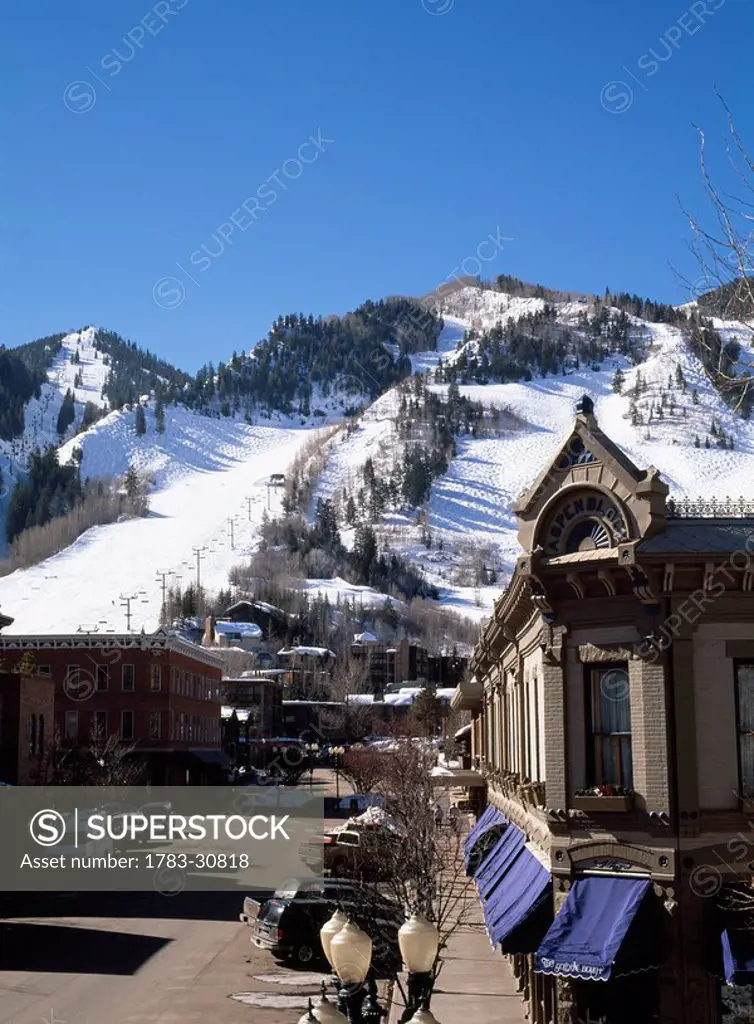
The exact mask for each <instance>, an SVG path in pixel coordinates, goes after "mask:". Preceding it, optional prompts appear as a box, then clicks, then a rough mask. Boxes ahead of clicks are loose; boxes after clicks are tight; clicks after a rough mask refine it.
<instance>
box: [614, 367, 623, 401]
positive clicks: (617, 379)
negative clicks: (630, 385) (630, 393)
mask: <svg viewBox="0 0 754 1024" xmlns="http://www.w3.org/2000/svg"><path fill="white" fill-rule="evenodd" d="M625 382H626V378H625V376H624V375H623V372H622V370H621V368H620V367H618V368H617V369H616V371H615V373H614V374H613V385H612V387H613V391H614V392H615V393H616V394H617V395H619V394H620V393H621V391H622V390H623V385H624V384H625Z"/></svg>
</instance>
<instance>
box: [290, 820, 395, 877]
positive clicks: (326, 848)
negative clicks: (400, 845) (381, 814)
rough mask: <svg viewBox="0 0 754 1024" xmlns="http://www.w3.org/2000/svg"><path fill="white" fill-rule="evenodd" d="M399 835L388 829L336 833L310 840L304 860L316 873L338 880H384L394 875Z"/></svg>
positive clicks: (364, 829) (362, 829)
mask: <svg viewBox="0 0 754 1024" xmlns="http://www.w3.org/2000/svg"><path fill="white" fill-rule="evenodd" d="M396 842H400V838H399V837H398V836H397V834H396V833H395V832H393V831H391V830H390V829H387V828H355V827H354V828H346V829H335V830H333V831H330V832H325V833H323V834H322V835H319V836H314V837H313V838H312V839H309V840H307V842H305V843H304V844H303V845H302V846H301V850H300V856H301V860H302V861H303V863H304V864H306V865H307V867H310V868H311V869H312V870H318V869H320V868H321V869H322V870H324V872H325V874H326V875H330V876H331V877H334V878H362V879H372V880H380V879H382V878H386V877H389V876H390V875H391V874H392V873H393V868H394V865H395V857H394V856H393V855H392V854H393V852H394V850H393V844H395V843H396Z"/></svg>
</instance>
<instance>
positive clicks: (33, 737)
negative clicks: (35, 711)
mask: <svg viewBox="0 0 754 1024" xmlns="http://www.w3.org/2000/svg"><path fill="white" fill-rule="evenodd" d="M36 752H37V716H36V715H32V716H31V718H30V719H29V753H30V754H31V755H32V756H33V755H34V754H36Z"/></svg>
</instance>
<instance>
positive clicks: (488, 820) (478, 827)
mask: <svg viewBox="0 0 754 1024" xmlns="http://www.w3.org/2000/svg"><path fill="white" fill-rule="evenodd" d="M496 814H500V812H499V811H498V810H497V809H496V808H495V807H493V806H492V804H487V806H486V807H485V809H484V810H483V811H482V813H481V815H480V817H479V818H478V819H477V821H476V824H475V825H474V827H473V828H472V829H471V831H470V832H469V834H468V835H467V836H466V838H465V839H464V841H463V843H462V844H461V845H462V846H463V849H464V852H466V851H468V850H470V849H471V847H472V846H473V845H474V843H475V842H476V838H477V836H478V835H480V834H481V833H482V832H483V831H484V830H485V828H487V826H488V825H491V824H492V819H493V818H494V816H495V815H496ZM500 817H502V815H500Z"/></svg>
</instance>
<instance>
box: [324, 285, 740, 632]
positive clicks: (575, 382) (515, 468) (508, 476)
mask: <svg viewBox="0 0 754 1024" xmlns="http://www.w3.org/2000/svg"><path fill="white" fill-rule="evenodd" d="M543 306H544V301H543V300H542V299H520V298H513V297H511V296H509V295H505V294H502V293H499V292H494V291H491V290H489V289H478V288H464V289H461V290H460V291H458V292H456V293H455V294H454V295H453V296H452V297H450V298H448V299H446V300H444V303H443V314H444V317H445V325H446V326H445V329H444V331H443V334H442V335H441V337H440V340H439V344H438V352H437V353H431V354H430V353H426V354H424V355H423V356H422V357H421V361H420V362H419V361H417V363H418V365H416V366H415V370H417V371H418V372H425V371H430V370H431V369H432V368H433V366H434V365H436V363H437V361H438V359H439V358H442V360H443V361H444V362H446V363H452V362H453V361H454V360H455V359H456V358H457V356H458V354H459V352H460V351H461V350H462V348H463V332H464V330H465V329H473V330H475V331H477V332H478V333H479V332H482V331H485V330H489V329H490V328H492V327H494V326H495V324H497V323H499V322H502V323H504V322H505V321H506V320H507V319H508V318H511V319H514V320H518V319H520V318H521V317H523V316H525V315H526V314H528V313H531V312H537V311H539V310H541V309H542V307H543ZM587 308H588V307H587V304H586V302H569V303H562V304H558V322H559V323H562V324H566V325H569V326H570V325H572V324H573V323H574V322H575V320H576V318H577V317H578V315H579V314H580V313H582V312H583V311H584V310H586V309H587ZM632 322H633V330H634V331H635V332H636V334H637V336H639V337H641V339H642V342H643V344H644V345H645V346H646V351H647V358H646V360H645V361H644V362H642V363H641V364H640V365H638V366H636V367H633V366H632V365H631V364H630V363H629V361H628V360H627V359H625V358H624V357H621V356H616V357H615V358H613V359H610V360H608V361H607V362H606V363H605V365H604V367H603V369H601V370H599V371H594V370H592V369H589V368H586V369H584V368H582V369H580V370H578V371H574V372H571V373H568V374H567V375H565V376H550V377H545V378H540V379H536V378H535V379H534V380H532V381H528V382H517V383H507V384H486V385H467V386H461V388H460V390H461V393H462V394H463V395H466V396H468V397H470V398H472V399H474V400H476V401H479V402H482V403H483V404H484V405H486V406H497V407H499V408H501V409H508V410H510V411H511V412H512V413H513V414H514V416H515V417H516V418H518V420H519V421H520V422H519V424H518V425H516V424H515V422H514V423H513V424H512V426H511V428H510V429H508V430H505V429H504V430H503V431H501V434H500V436H497V437H479V438H473V437H470V436H462V437H460V438H459V439H458V442H457V455H456V457H455V458H454V459H453V461H452V463H451V465H450V467H449V469H448V471H447V473H445V474H444V475H443V476H442V477H440V478H439V479H437V480H436V481H435V483H434V485H433V487H432V493H431V497H430V500H429V502H428V506H427V513H426V515H425V516H424V517H423V519H422V523H421V525H420V524H418V523H417V516H416V515H415V514H412V515H410V516H405V515H404V516H400V515H396V514H388V515H385V516H384V517H383V521H382V524H381V531H380V532H381V534H382V537H383V539H385V540H387V542H388V543H389V545H390V547H391V548H392V549H393V550H396V551H399V552H400V553H402V554H404V555H406V556H408V557H409V558H410V559H411V560H412V561H413V562H415V563H417V564H420V565H421V566H422V567H423V568H424V569H425V570H426V572H427V574H428V576H429V577H430V579H432V580H433V582H435V583H436V584H437V585H438V586H439V587H440V588H441V594H442V600H443V601H444V602H445V603H446V604H449V605H453V606H455V607H457V608H458V610H459V611H462V612H463V614H466V615H470V616H474V617H479V616H482V615H485V614H488V613H489V611H490V608H491V605H492V602H493V601H494V599H495V598H496V597H497V596H498V594H499V593H500V585H501V583H502V582H503V581H504V579H505V576H506V575H507V574H508V573H509V572H510V571H511V569H512V567H513V565H514V563H515V560H516V557H517V556H518V554H519V553H520V552H519V549H518V540H517V524H516V519H515V516H514V515H513V513H512V511H511V508H512V505H513V502H514V501H515V499H516V497H517V496H518V495H519V494H520V492H521V491H523V490H524V489H525V488H527V487H528V486H529V484H530V483H531V482H532V481H533V480H534V478H535V477H536V476H537V475H538V473H539V472H540V470H541V469H542V468H543V467H544V465H545V464H546V463H547V462H548V461H549V460H550V459H551V458H553V457H554V455H555V454H556V452H557V450H558V448H559V447H560V445H561V444H562V443H563V442H564V440H565V438H566V437H567V435H568V433H569V431H570V429H571V427H572V425H573V420H574V416H575V405H576V402H577V401H578V400H579V398H580V397H581V396H582V395H583V394H585V393H587V394H589V395H591V397H592V398H593V399H594V401H595V411H596V414H597V418H598V421H599V423H600V425H601V427H602V428H603V429H604V430H605V431H606V433H607V434H609V436H610V437H612V438H613V439H614V440H615V441H616V442H617V443H618V444H619V445H620V446H621V447H622V448H624V450H625V451H626V452H627V453H628V454H629V455H630V457H631V458H632V459H633V460H634V461H635V462H636V464H637V465H639V466H650V465H655V466H657V467H658V469H660V471H661V472H662V474H663V476H664V478H665V480H666V481H667V482H668V484H669V486H670V489H671V493H672V494H674V495H676V496H684V495H686V496H692V497H695V496H697V495H702V496H708V497H711V496H713V495H715V496H718V497H725V496H726V495H730V496H731V497H733V496H735V497H738V496H741V495H743V496H745V497H748V498H754V423H752V422H747V421H743V420H742V419H741V418H740V417H739V416H737V415H735V414H734V413H733V412H731V410H729V409H728V408H726V406H725V405H724V403H723V402H722V401H721V400H720V397H719V395H718V394H717V392H716V391H715V390H714V389H713V388H712V386H711V384H710V383H709V381H708V379H707V378H706V376H705V375H704V373H703V372H702V368H701V365H700V363H699V361H698V360H697V359H696V358H694V357H693V356H692V355H691V354H690V353H689V351H688V349H687V347H686V345H685V343H684V340H683V336H682V334H681V331H680V329H679V328H676V327H670V326H667V325H664V324H655V323H648V322H645V321H640V320H637V319H636V318H632ZM720 327H722V328H723V329H724V331H725V335H726V340H728V339H729V338H736V339H737V340H739V341H740V342H741V344H742V345H744V346H746V350H747V351H750V349H749V348H748V346H749V345H750V344H751V339H752V332H751V331H750V330H749V329H748V328H747V327H746V326H744V325H741V324H727V323H726V324H722V323H721V324H720ZM678 367H680V368H681V373H682V375H683V379H684V381H685V387H686V390H685V392H683V391H682V390H681V388H680V385H679V384H678V383H677V376H676V375H677V373H678ZM618 368H620V369H621V371H622V373H623V374H624V378H625V383H624V385H623V388H622V392H621V393H620V394H616V393H615V392H614V391H613V388H612V382H613V377H614V373H615V370H616V369H618ZM637 378H638V380H639V384H640V392H639V393H637V395H636V398H635V403H636V407H637V410H638V413H639V416H640V417H641V420H642V421H643V422H641V423H639V422H636V423H635V424H634V423H632V419H633V418H636V419H638V417H632V414H631V402H632V393H633V390H634V388H635V386H636V384H637ZM433 388H434V390H437V391H446V390H447V386H445V385H440V384H436V385H433ZM663 392H664V393H665V402H666V404H665V405H664V406H663V412H662V419H660V418H659V414H658V413H657V411H656V410H657V409H658V408H659V407H660V406H661V405H662V402H663V399H662V394H663ZM694 393H696V397H694ZM671 403H672V405H671ZM395 405H396V392H395V391H391V392H389V393H388V394H386V395H384V396H383V397H382V398H381V399H379V401H378V402H376V403H375V404H374V405H373V406H372V407H371V408H370V409H369V410H368V411H367V412H366V413H365V414H364V416H363V417H362V418H361V420H360V421H359V427H358V429H357V430H356V431H353V432H351V433H350V435H348V436H346V435H345V434H344V435H343V437H342V438H341V437H337V436H336V438H334V439H333V440H332V441H331V442H330V453H331V454H330V457H329V459H328V463H327V466H326V469H325V472H324V474H323V475H322V477H321V479H320V484H319V487H318V488H317V491H316V492H315V498H316V497H323V498H324V497H334V496H335V495H337V494H338V493H339V492H341V491H342V489H343V488H344V487H346V488H349V489H350V488H352V487H353V482H354V480H357V479H358V478H359V470H360V468H361V466H363V464H364V462H365V460H366V458H367V457H368V456H371V457H372V458H373V459H374V458H375V456H377V457H378V458H379V457H382V459H383V460H386V461H387V460H389V459H390V457H391V448H392V447H394V446H395V445H397V443H398V442H397V438H396V434H395V431H394V429H393V424H392V421H391V418H390V417H391V410H394V409H395ZM650 407H654V410H655V411H654V412H653V415H652V419H651V422H647V421H648V419H649V410H650ZM671 410H672V411H671ZM684 410H685V412H684ZM713 423H714V425H715V430H719V429H720V428H722V431H724V433H725V435H727V436H728V437H730V438H732V439H733V443H734V449H733V450H728V449H725V450H723V449H721V448H718V447H716V441H715V436H714V435H712V434H711V429H712V427H713ZM697 437H698V438H699V444H700V447H698V448H697V447H695V439H696V438H697ZM707 437H710V439H711V445H712V446H711V447H710V448H709V449H707V448H705V447H704V444H705V439H706V438H707ZM428 536H429V537H431V547H429V548H428V547H427V543H426V542H427V537H428ZM480 556H481V558H482V559H483V561H484V563H485V565H486V567H487V568H488V569H490V568H492V569H494V570H496V571H497V573H496V575H497V581H496V583H495V585H494V586H480V585H474V584H473V583H471V582H469V575H470V572H471V571H472V569H473V567H475V566H478V562H479V559H480Z"/></svg>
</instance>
